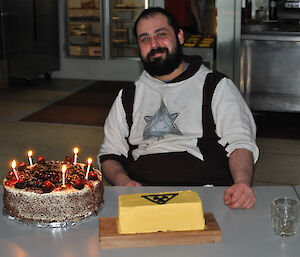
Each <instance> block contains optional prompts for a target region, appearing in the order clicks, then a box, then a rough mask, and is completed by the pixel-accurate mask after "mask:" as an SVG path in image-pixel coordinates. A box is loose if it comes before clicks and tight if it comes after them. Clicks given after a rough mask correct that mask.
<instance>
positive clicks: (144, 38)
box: [140, 37, 149, 43]
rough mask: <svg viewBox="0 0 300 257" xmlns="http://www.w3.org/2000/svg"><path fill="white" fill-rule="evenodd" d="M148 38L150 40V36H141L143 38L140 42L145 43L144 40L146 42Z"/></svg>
mask: <svg viewBox="0 0 300 257" xmlns="http://www.w3.org/2000/svg"><path fill="white" fill-rule="evenodd" d="M148 40H149V38H148V37H143V38H141V39H140V42H142V43H143V42H146V41H148Z"/></svg>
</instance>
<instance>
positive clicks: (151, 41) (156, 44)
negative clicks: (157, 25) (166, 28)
mask: <svg viewBox="0 0 300 257" xmlns="http://www.w3.org/2000/svg"><path fill="white" fill-rule="evenodd" d="M150 44H151V47H152V49H155V48H156V47H157V46H158V41H157V38H156V37H151V38H150Z"/></svg>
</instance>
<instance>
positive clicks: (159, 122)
mask: <svg viewBox="0 0 300 257" xmlns="http://www.w3.org/2000/svg"><path fill="white" fill-rule="evenodd" d="M178 115H179V113H177V112H176V113H169V111H168V109H167V107H166V106H165V104H164V103H163V102H161V105H160V107H159V109H158V111H157V112H156V113H155V114H154V115H153V116H145V117H144V119H145V121H146V127H145V129H144V134H143V137H144V140H146V139H149V138H157V140H160V139H163V138H164V137H165V135H169V134H175V135H182V133H181V132H180V130H179V129H178V128H177V126H176V124H175V123H174V122H175V120H176V118H177V117H178Z"/></svg>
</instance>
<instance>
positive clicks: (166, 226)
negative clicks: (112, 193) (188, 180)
mask: <svg viewBox="0 0 300 257" xmlns="http://www.w3.org/2000/svg"><path fill="white" fill-rule="evenodd" d="M204 228H205V218H204V213H203V208H202V201H201V199H200V197H199V196H198V194H197V193H196V192H194V191H190V190H188V191H176V192H166V193H158V194H131V195H120V196H119V210H118V220H117V230H118V233H120V234H134V233H150V232H158V231H185V230H203V229H204Z"/></svg>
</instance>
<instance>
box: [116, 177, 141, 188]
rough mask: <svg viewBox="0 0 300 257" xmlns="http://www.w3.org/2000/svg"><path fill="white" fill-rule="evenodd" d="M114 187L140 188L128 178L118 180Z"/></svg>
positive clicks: (138, 184) (137, 183)
mask: <svg viewBox="0 0 300 257" xmlns="http://www.w3.org/2000/svg"><path fill="white" fill-rule="evenodd" d="M116 186H127V187H138V186H141V184H140V183H139V182H137V181H135V180H132V179H131V178H129V177H128V176H127V178H126V177H125V176H123V179H122V180H119V183H118V184H116Z"/></svg>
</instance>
